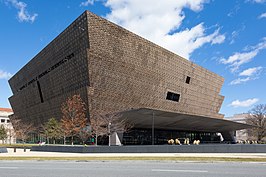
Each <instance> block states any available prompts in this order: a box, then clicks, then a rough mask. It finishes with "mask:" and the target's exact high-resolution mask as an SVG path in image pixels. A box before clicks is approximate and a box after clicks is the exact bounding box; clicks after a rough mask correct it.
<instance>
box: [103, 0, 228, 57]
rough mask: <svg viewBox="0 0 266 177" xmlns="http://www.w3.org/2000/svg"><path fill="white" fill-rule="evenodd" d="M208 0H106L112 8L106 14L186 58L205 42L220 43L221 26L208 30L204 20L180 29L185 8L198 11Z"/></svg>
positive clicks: (221, 38)
mask: <svg viewBox="0 0 266 177" xmlns="http://www.w3.org/2000/svg"><path fill="white" fill-rule="evenodd" d="M207 2H209V1H208V0H178V1H176V0H167V1H164V2H163V3H162V2H160V1H154V0H145V1H143V0H106V2H105V6H107V7H109V8H110V10H111V12H110V13H109V14H107V15H106V18H107V19H108V20H110V21H112V22H114V23H116V24H119V25H121V26H123V27H125V28H126V29H128V30H130V31H132V32H134V33H136V34H138V35H140V36H143V37H144V38H147V39H148V40H151V41H152V42H154V43H156V44H158V45H160V46H163V47H165V48H167V49H168V50H171V51H172V52H175V53H177V54H179V55H181V56H183V57H185V58H189V56H190V55H191V54H192V52H193V51H194V50H196V49H197V48H199V47H201V46H203V45H204V44H206V43H210V44H220V43H222V42H223V41H224V39H225V36H224V35H223V34H219V29H216V30H214V31H213V32H212V33H211V34H207V32H206V28H205V27H204V25H203V23H200V24H198V25H196V26H194V27H192V28H190V29H188V28H187V29H185V30H178V29H179V28H180V26H181V24H182V22H183V20H184V18H185V14H184V11H183V9H184V8H189V9H191V10H192V11H195V12H198V11H201V10H202V9H203V5H204V3H207Z"/></svg>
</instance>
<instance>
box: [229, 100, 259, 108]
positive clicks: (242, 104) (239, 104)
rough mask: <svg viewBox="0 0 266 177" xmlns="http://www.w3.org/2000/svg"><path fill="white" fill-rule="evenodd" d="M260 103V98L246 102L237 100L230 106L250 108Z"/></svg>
mask: <svg viewBox="0 0 266 177" xmlns="http://www.w3.org/2000/svg"><path fill="white" fill-rule="evenodd" d="M258 101H259V99H258V98H252V99H247V100H244V101H239V100H235V101H233V102H232V103H231V104H229V106H233V107H250V106H252V105H253V104H255V103H257V102H258Z"/></svg>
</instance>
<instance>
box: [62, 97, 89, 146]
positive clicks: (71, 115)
mask: <svg viewBox="0 0 266 177" xmlns="http://www.w3.org/2000/svg"><path fill="white" fill-rule="evenodd" d="M61 110H62V113H63V117H62V119H61V123H62V128H63V131H64V133H65V135H66V136H68V137H71V144H72V145H73V144H74V136H78V135H79V134H80V132H81V130H83V129H84V128H85V127H86V125H87V118H86V114H85V113H86V108H85V103H84V102H83V101H82V99H81V97H80V95H74V96H72V97H69V98H68V99H67V101H66V102H65V103H63V104H62V107H61Z"/></svg>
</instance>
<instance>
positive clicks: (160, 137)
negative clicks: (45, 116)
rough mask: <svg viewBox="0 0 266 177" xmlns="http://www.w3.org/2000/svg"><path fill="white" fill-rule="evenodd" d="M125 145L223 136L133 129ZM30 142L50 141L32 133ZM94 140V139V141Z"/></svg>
mask: <svg viewBox="0 0 266 177" xmlns="http://www.w3.org/2000/svg"><path fill="white" fill-rule="evenodd" d="M121 137H123V138H122V144H123V145H153V144H154V145H163V144H167V143H168V140H169V139H173V140H175V139H177V138H178V139H179V141H180V142H181V143H182V144H183V143H184V140H185V139H187V138H188V139H189V142H190V144H192V143H193V141H194V140H200V143H201V144H202V143H220V142H221V137H220V136H219V135H218V134H217V133H210V132H196V131H178V130H162V129H154V131H152V129H136V128H135V129H131V130H130V131H129V132H126V133H124V134H123V136H121ZM27 142H28V143H38V142H46V143H53V140H51V139H50V142H49V141H48V140H47V139H46V138H45V137H44V136H42V135H40V134H36V133H32V134H31V135H30V137H29V139H28V140H27ZM93 142H94V141H93ZM55 143H57V144H63V143H64V140H63V138H60V139H57V140H56V141H55ZM74 143H75V144H82V141H81V140H80V139H79V138H78V137H74ZM85 143H86V144H92V137H88V139H87V141H85ZM66 144H70V138H66ZM98 145H108V136H101V137H98Z"/></svg>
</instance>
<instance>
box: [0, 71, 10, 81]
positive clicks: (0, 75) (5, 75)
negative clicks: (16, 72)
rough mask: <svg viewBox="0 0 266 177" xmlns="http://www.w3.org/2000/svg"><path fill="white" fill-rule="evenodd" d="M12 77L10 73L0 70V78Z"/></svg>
mask: <svg viewBox="0 0 266 177" xmlns="http://www.w3.org/2000/svg"><path fill="white" fill-rule="evenodd" d="M11 77H12V74H11V73H9V72H6V71H3V70H0V79H9V78H11Z"/></svg>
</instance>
